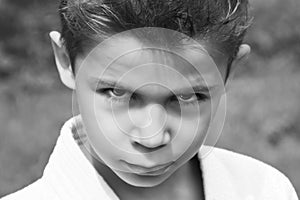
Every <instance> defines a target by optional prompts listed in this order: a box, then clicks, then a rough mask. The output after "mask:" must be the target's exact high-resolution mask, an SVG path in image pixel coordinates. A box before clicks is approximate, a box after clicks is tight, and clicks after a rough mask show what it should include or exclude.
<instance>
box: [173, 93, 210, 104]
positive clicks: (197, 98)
mask: <svg viewBox="0 0 300 200" xmlns="http://www.w3.org/2000/svg"><path fill="white" fill-rule="evenodd" d="M176 99H177V101H179V102H182V103H183V104H187V105H188V104H196V103H199V102H202V101H206V100H207V99H208V96H207V95H205V94H202V93H189V94H179V95H176Z"/></svg>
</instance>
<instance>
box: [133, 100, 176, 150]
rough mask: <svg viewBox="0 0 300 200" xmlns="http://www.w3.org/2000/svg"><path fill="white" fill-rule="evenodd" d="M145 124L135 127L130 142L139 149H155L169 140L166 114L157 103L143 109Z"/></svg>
mask: <svg viewBox="0 0 300 200" xmlns="http://www.w3.org/2000/svg"><path fill="white" fill-rule="evenodd" d="M141 117H143V121H144V124H146V125H145V126H142V127H141V126H140V127H135V129H134V130H133V131H134V132H135V133H133V134H132V142H133V146H134V147H135V148H138V149H139V150H146V151H147V150H148V151H149V150H150V151H153V150H157V149H159V148H161V147H163V146H165V145H166V144H168V143H169V142H170V141H171V134H170V130H168V127H167V123H166V122H167V120H166V118H167V114H166V112H165V109H164V108H163V107H162V106H161V105H159V104H152V105H149V106H147V107H146V108H145V109H144V111H143V116H141Z"/></svg>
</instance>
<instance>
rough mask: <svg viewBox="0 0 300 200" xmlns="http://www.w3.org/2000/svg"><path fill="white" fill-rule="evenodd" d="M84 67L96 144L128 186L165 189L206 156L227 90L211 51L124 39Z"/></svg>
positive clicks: (80, 91) (83, 90)
mask: <svg viewBox="0 0 300 200" xmlns="http://www.w3.org/2000/svg"><path fill="white" fill-rule="evenodd" d="M76 63H77V65H78V66H79V67H78V70H77V72H76V73H77V75H76V76H77V77H76V97H77V100H78V105H79V110H80V113H81V115H82V119H83V122H84V125H85V127H86V131H87V134H88V138H89V143H90V144H91V146H92V147H93V149H94V150H95V152H96V154H97V156H99V159H101V162H103V163H105V164H106V165H107V166H108V167H110V168H111V169H112V170H113V171H114V172H115V173H116V174H117V175H118V176H119V177H120V178H121V179H122V180H124V181H125V182H127V183H129V184H131V185H135V186H144V187H150V186H154V185H158V184H160V183H161V182H163V181H164V180H166V179H167V178H168V177H169V176H170V175H172V173H174V172H175V171H176V170H177V169H178V168H179V167H181V166H182V165H183V164H185V163H186V162H187V161H188V160H189V159H190V158H191V157H192V156H194V155H195V153H196V152H198V150H199V148H200V146H201V144H202V142H203V140H204V138H205V135H206V131H207V129H208V126H209V123H210V121H211V118H212V116H213V114H214V113H215V111H216V108H217V105H218V102H219V99H220V97H221V93H222V88H223V81H222V78H220V73H219V71H218V70H216V66H215V64H214V62H213V60H212V58H211V57H210V56H209V55H208V54H207V53H205V51H203V49H199V48H197V49H192V48H190V47H188V46H186V47H185V46H184V47H181V48H175V47H174V48H171V49H170V48H169V49H165V48H162V47H161V46H154V45H147V44H145V43H144V42H142V41H141V40H140V39H136V38H135V37H125V36H118V37H116V38H113V39H110V40H108V41H106V42H105V43H103V44H100V45H99V46H98V47H96V48H95V49H94V50H93V51H92V52H91V53H90V54H89V55H88V56H86V57H85V58H84V59H80V58H78V60H77V62H76Z"/></svg>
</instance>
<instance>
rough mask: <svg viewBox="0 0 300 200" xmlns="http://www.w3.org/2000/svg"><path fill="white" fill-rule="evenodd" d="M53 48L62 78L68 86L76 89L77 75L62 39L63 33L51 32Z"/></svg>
mask: <svg viewBox="0 0 300 200" xmlns="http://www.w3.org/2000/svg"><path fill="white" fill-rule="evenodd" d="M49 36H50V39H51V43H52V48H53V52H54V56H55V63H56V67H57V70H58V73H59V77H60V80H61V81H62V83H63V84H64V85H65V86H67V87H68V88H70V89H72V90H75V77H74V75H73V73H72V68H71V64H70V59H69V56H68V54H67V52H66V50H65V47H64V46H63V43H62V41H61V35H60V33H59V32H57V31H52V32H51V33H50V34H49Z"/></svg>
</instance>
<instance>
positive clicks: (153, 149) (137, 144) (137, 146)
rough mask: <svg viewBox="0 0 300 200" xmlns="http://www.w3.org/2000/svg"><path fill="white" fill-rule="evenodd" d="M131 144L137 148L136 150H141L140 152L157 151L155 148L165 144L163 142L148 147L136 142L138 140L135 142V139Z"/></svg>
mask: <svg viewBox="0 0 300 200" xmlns="http://www.w3.org/2000/svg"><path fill="white" fill-rule="evenodd" d="M132 145H133V147H134V148H135V149H136V150H138V151H140V152H142V153H150V152H154V151H157V150H159V149H161V148H163V147H164V146H166V145H165V144H162V145H160V146H157V147H153V148H149V147H147V146H144V145H142V144H140V143H138V142H136V141H135V142H133V143H132Z"/></svg>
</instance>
